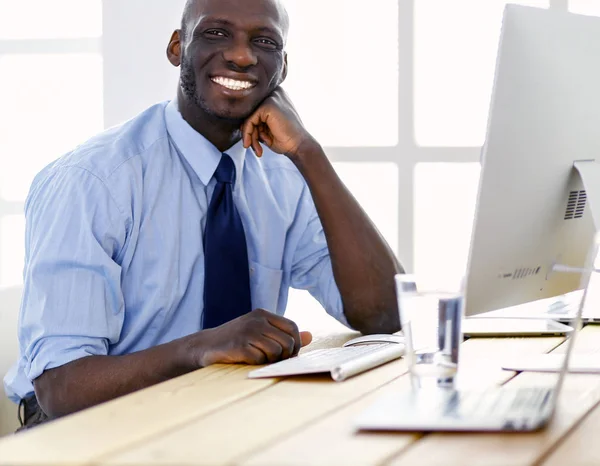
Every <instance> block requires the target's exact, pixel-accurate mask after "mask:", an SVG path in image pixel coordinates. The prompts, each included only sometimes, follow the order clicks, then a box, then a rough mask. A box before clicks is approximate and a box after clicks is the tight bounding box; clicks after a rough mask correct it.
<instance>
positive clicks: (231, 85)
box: [210, 76, 256, 91]
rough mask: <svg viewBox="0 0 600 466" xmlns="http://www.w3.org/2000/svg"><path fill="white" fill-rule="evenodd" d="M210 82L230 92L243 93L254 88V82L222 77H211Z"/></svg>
mask: <svg viewBox="0 0 600 466" xmlns="http://www.w3.org/2000/svg"><path fill="white" fill-rule="evenodd" d="M210 79H211V81H212V82H213V83H215V84H218V85H219V86H222V87H224V88H226V89H229V90H231V91H244V90H248V89H252V88H253V87H255V86H256V82H252V81H243V80H238V79H232V78H226V77H224V76H213V77H212V78H210Z"/></svg>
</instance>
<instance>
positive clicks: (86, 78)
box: [0, 54, 103, 201]
mask: <svg viewBox="0 0 600 466" xmlns="http://www.w3.org/2000/svg"><path fill="white" fill-rule="evenodd" d="M0 76H2V86H0V102H2V105H1V106H0V127H1V128H2V130H3V131H2V138H0V197H2V198H4V199H5V200H10V201H22V200H24V199H25V196H26V195H27V192H28V190H29V186H30V184H31V180H32V178H33V176H34V175H35V174H36V173H37V172H38V171H39V170H40V169H41V168H43V167H44V166H45V165H46V164H47V163H49V162H50V161H52V160H54V159H56V158H58V157H59V156H61V155H63V154H64V153H65V152H67V151H68V150H70V149H72V148H74V147H75V146H76V145H77V144H79V143H81V142H83V140H84V139H86V138H88V137H89V136H91V135H93V134H94V133H96V132H98V131H101V130H102V127H103V117H102V58H101V57H100V56H99V55H93V54H73V55H69V54H65V55H5V56H0Z"/></svg>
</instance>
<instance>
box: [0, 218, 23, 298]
mask: <svg viewBox="0 0 600 466" xmlns="http://www.w3.org/2000/svg"><path fill="white" fill-rule="evenodd" d="M24 245H25V216H23V215H8V216H3V217H0V288H8V287H11V286H18V285H21V284H22V283H23V264H24V258H25V246H24Z"/></svg>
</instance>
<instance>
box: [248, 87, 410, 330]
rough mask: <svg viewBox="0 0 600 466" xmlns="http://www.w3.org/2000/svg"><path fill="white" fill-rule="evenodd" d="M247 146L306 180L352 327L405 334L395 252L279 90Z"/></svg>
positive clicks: (255, 122) (253, 121) (254, 121)
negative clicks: (277, 157) (278, 157)
mask: <svg viewBox="0 0 600 466" xmlns="http://www.w3.org/2000/svg"><path fill="white" fill-rule="evenodd" d="M242 132H243V138H244V146H246V147H249V146H252V147H253V149H254V151H255V153H256V154H257V155H258V156H261V155H262V148H261V147H260V143H264V144H266V145H267V146H269V148H271V150H273V151H274V152H277V153H280V154H285V155H286V156H287V157H288V158H290V160H292V161H293V162H294V164H295V165H296V167H297V168H298V170H299V171H300V173H301V174H302V175H303V176H304V178H305V180H306V182H307V185H308V187H309V189H310V191H311V195H312V198H313V201H314V203H315V207H316V209H317V213H318V215H319V218H320V220H321V224H322V225H323V230H324V233H325V237H326V240H327V246H328V249H329V254H330V257H331V262H332V267H333V274H334V278H335V281H336V284H337V286H338V288H339V291H340V294H341V296H342V303H343V307H344V314H345V316H346V319H347V320H348V323H349V324H350V325H351V326H352V327H354V328H355V329H357V330H359V331H361V332H362V333H393V332H395V331H397V330H399V329H400V318H399V313H398V306H397V301H396V294H395V290H394V275H395V274H397V273H403V269H402V266H401V265H400V264H399V263H398V261H397V260H396V258H395V256H394V254H393V253H392V251H391V249H390V248H389V246H388V245H387V243H386V242H385V240H384V239H383V238H382V236H381V234H380V233H379V232H378V231H377V228H375V226H374V225H373V223H372V222H371V220H370V219H369V218H368V216H367V215H366V214H365V212H364V211H363V210H362V208H361V207H360V205H359V204H358V202H357V201H356V200H355V199H354V197H353V196H352V194H351V193H350V192H349V191H348V189H347V188H346V187H345V186H344V184H343V183H342V181H341V180H340V179H339V177H338V176H337V174H336V172H335V170H334V169H333V166H332V165H331V163H330V162H329V160H328V159H327V156H326V155H325V153H324V152H323V149H322V148H321V146H320V145H319V144H318V143H317V141H315V140H314V138H313V137H312V136H311V135H310V134H308V132H307V131H306V130H305V129H304V126H303V125H302V122H301V121H300V118H299V116H298V114H297V113H296V111H295V109H294V107H293V105H292V103H291V101H290V100H289V98H288V97H287V95H286V94H285V92H284V91H283V89H281V88H278V89H277V90H276V91H275V92H273V94H272V95H271V96H270V97H269V98H268V99H267V100H265V102H264V103H263V104H262V106H261V107H260V108H259V109H258V110H257V111H256V112H255V114H254V115H252V116H251V117H250V118H249V119H248V121H247V122H246V123H245V124H244V126H243V128H242Z"/></svg>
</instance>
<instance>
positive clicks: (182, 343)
mask: <svg viewBox="0 0 600 466" xmlns="http://www.w3.org/2000/svg"><path fill="white" fill-rule="evenodd" d="M205 332H206V331H201V332H198V333H194V334H192V335H188V336H186V337H183V338H180V339H178V340H175V341H173V342H172V345H173V354H174V357H175V359H174V362H175V365H176V366H177V367H180V368H181V369H182V370H184V371H185V372H191V371H194V370H197V369H201V368H202V367H204V364H203V359H204V358H203V354H204V343H203V340H204V333H205Z"/></svg>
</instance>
